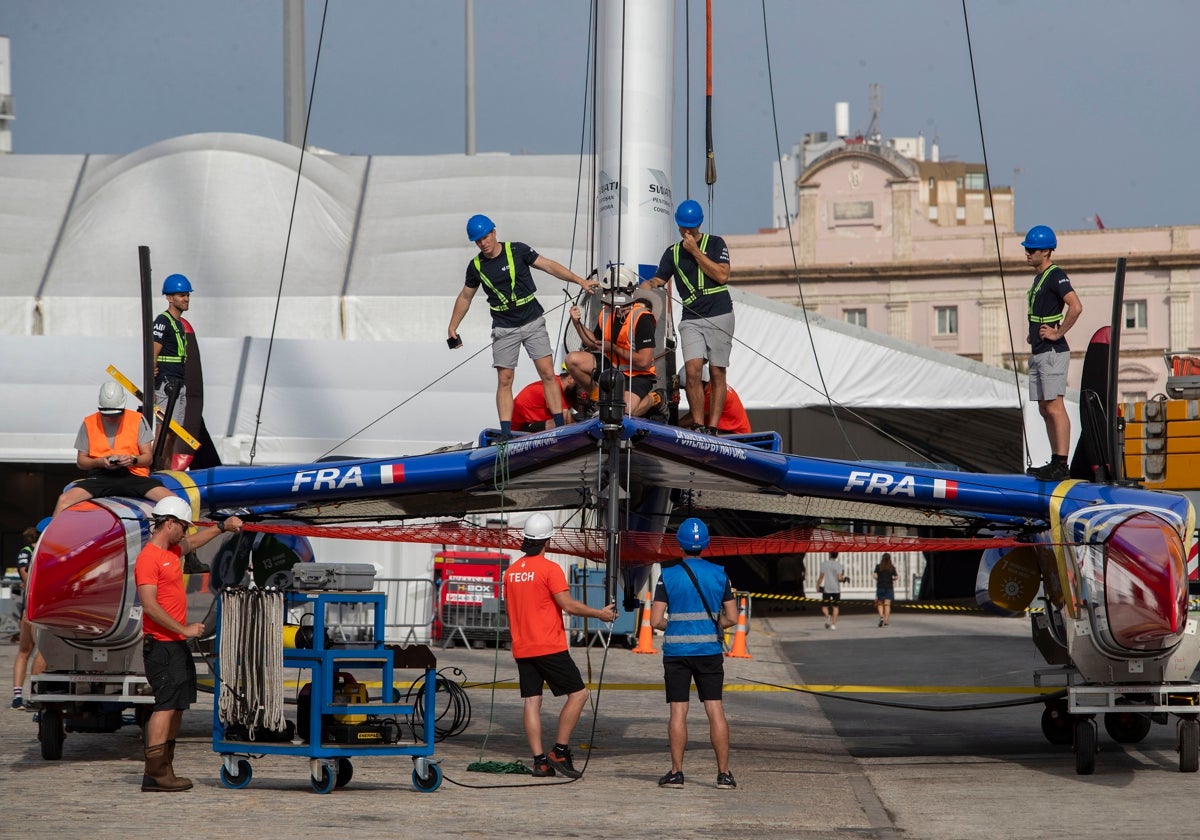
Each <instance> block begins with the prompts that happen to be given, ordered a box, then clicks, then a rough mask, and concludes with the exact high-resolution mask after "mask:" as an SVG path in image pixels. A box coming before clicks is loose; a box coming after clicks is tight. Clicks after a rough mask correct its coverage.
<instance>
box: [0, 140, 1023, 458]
mask: <svg viewBox="0 0 1200 840" xmlns="http://www.w3.org/2000/svg"><path fill="white" fill-rule="evenodd" d="M299 163H300V153H299V150H297V149H295V148H294V147H291V146H288V145H286V144H284V143H280V142H277V141H274V140H269V139H265V138H260V137H251V136H247V135H234V134H201V135H191V136H186V137H179V138H174V139H171V140H167V141H163V142H161V143H157V144H155V145H153V146H149V147H147V148H145V149H142V150H139V151H137V152H134V153H132V154H130V155H125V156H55V157H47V156H27V155H5V156H0V278H3V279H2V280H0V351H2V352H0V376H2V377H3V382H4V383H5V384H6V385H7V386H8V390H9V393H10V394H11V395H12V396H11V403H10V404H11V405H13V406H15V407H14V408H13V409H10V410H9V411H8V412H6V413H5V415H4V416H3V417H2V418H0V461H8V462H14V461H16V462H69V461H71V460H73V457H74V452H73V448H72V445H73V441H74V434H75V430H76V428H77V426H78V423H79V420H80V418H81V417H82V416H83V415H84V414H86V413H87V412H88V411H90V410H91V407H92V405H93V404H94V401H95V392H96V389H97V388H98V386H99V383H100V382H102V381H103V380H104V378H105V373H104V369H105V367H106V366H107V365H108V364H115V365H117V367H119V368H121V369H122V370H124V371H125V373H126V374H128V375H129V376H130V377H131V378H133V379H135V380H138V379H140V355H139V336H140V332H141V325H140V322H139V319H140V311H141V310H140V302H139V300H138V264H137V247H138V246H139V245H143V244H144V245H149V246H150V248H151V260H152V264H153V266H154V276H155V281H154V282H155V284H156V285H157V284H158V283H159V282H161V278H162V277H163V276H165V275H166V274H169V273H172V272H181V273H184V274H186V275H188V277H189V278H191V280H192V283H193V285H194V286H195V288H196V293H195V295H194V296H193V300H192V307H193V308H192V310H191V311H190V312H189V313H188V318H189V320H190V321H191V322H192V324H193V325H194V326H195V328H196V332H197V335H198V337H199V341H200V347H201V351H202V357H203V361H204V370H205V418H206V423H207V425H208V428H209V431H210V433H211V434H212V436H213V438H214V440H215V442H216V443H217V446H218V450H219V452H220V454H221V457H222V458H223V459H224V460H225V461H226V462H227V463H246V462H247V461H248V460H249V459H250V454H251V447H252V445H253V446H254V449H255V452H254V457H255V462H256V463H271V462H301V461H309V460H313V459H315V458H318V457H320V456H322V455H325V454H327V453H330V452H333V453H334V454H338V455H377V454H380V453H382V452H389V453H407V452H415V451H424V450H427V449H430V448H434V447H436V446H442V445H445V444H449V443H456V442H462V441H469V440H472V439H474V437H475V436H476V435H477V434H478V432H479V430H480V429H481V428H482V427H484V426H485V425H489V424H491V423H492V421H493V419H494V411H495V409H494V401H493V394H494V388H495V384H494V383H495V377H494V374H493V373H492V371H491V369H490V354H489V353H488V352H487V349H486V344H487V342H488V340H489V339H488V329H489V328H488V323H489V320H488V314H487V307H486V305H485V304H484V302H483V299H482V296H479V297H478V298H477V300H476V302H475V304H474V306H473V308H472V311H471V313H470V315H469V316H468V319H467V320H466V321H465V322H464V325H463V328H462V330H461V332H462V334H463V337H464V339H465V340H466V342H467V346H466V347H465V348H464V350H460V351H456V352H454V353H451V352H450V351H448V350H447V349H446V347H445V343H444V339H445V334H446V325H447V323H448V321H449V314H450V308H451V305H452V299H453V297H454V295H455V294H456V293H457V292H458V291H459V289H461V287H462V281H463V277H464V272H465V269H466V265H467V262H468V260H469V259H470V258H471V257H472V256H473V255H474V253H475V249H474V246H473V245H472V244H471V243H470V242H468V241H467V239H466V236H465V234H464V227H463V226H464V223H465V220H466V218H467V216H469V215H470V214H471V213H474V212H486V213H488V214H489V215H491V216H492V217H493V218H494V219H495V220H496V222H497V224H498V228H499V231H500V234H501V236H502V237H504V238H512V239H519V240H522V241H526V242H529V243H530V244H532V245H533V246H534V247H535V248H537V249H538V250H539V251H540V252H541V253H544V254H546V255H547V256H548V257H550V258H552V259H555V260H558V261H559V262H562V263H564V264H567V265H569V266H570V267H571V268H572V269H573V270H575V271H576V272H577V273H580V274H586V273H587V271H588V270H589V268H588V249H587V244H586V243H587V231H588V225H587V217H586V212H587V196H588V193H589V191H588V189H587V188H586V187H584V186H582V185H581V184H580V182H579V173H580V172H583V173H586V172H587V171H588V167H587V165H586V162H584V165H582V166H581V162H580V160H579V159H578V158H577V157H570V156H539V157H532V156H509V155H481V156H474V157H467V156H463V155H444V156H432V157H411V158H398V157H391V158H388V157H382V158H381V157H343V156H334V155H325V154H315V153H309V154H306V155H304V158H303V167H302V170H301V177H299V178H297V172H296V170H297V166H298V165H299ZM293 195H295V197H296V212H295V218H294V221H292V222H291V223H290V225H289V217H290V213H291V207H292V198H293ZM289 232H290V235H289ZM285 245H286V246H287V255H286V265H285V259H284V252H285ZM281 277H282V284H281ZM735 278H736V266H735ZM538 279H539V282H541V285H542V291H543V293H544V294H543V295H542V300H543V304H544V305H545V307H546V309H547V310H548V313H549V314H548V316H547V321H548V323H549V324H550V327H551V332H552V334H553V333H555V332H556V331H560V330H561V328H562V326H563V325H564V321H563V320H562V319H563V303H564V300H565V296H564V295H563V293H562V292H561V291H560V284H559V283H558V281H555V280H553V279H552V278H550V277H548V276H545V275H539V276H538ZM735 282H736V280H735ZM277 300H278V305H277ZM735 301H736V313H737V324H738V325H737V337H738V344H737V345H736V347H735V350H734V355H733V359H732V362H731V366H730V379H731V382H732V383H733V384H734V385H735V387H736V389H737V390H738V392H739V394H740V395H741V397H742V399H743V402H744V403H745V404H746V406H747V407H748V408H750V409H752V410H755V409H758V410H767V409H774V410H777V411H789V412H794V411H795V410H796V409H801V408H805V407H819V406H822V405H824V404H825V403H826V398H825V396H824V394H823V393H822V384H821V383H822V379H823V380H824V383H825V385H826V386H827V387H828V389H829V392H830V396H831V397H832V399H833V400H834V401H835V403H836V404H837V405H838V406H842V407H848V408H853V409H854V410H855V411H861V412H872V411H888V410H900V409H904V410H910V411H912V412H924V413H927V412H931V411H938V410H940V411H950V410H956V411H961V410H979V411H1002V412H1009V413H1012V412H1015V411H1016V409H1017V405H1018V399H1017V387H1018V385H1017V382H1016V381H1015V380H1014V378H1013V377H1012V375H1011V374H1009V373H1005V372H1003V371H998V370H995V369H992V368H988V367H985V366H983V365H981V364H978V363H975V362H972V361H970V360H966V359H962V358H960V357H957V356H953V355H949V354H944V353H938V352H936V351H932V350H929V349H926V348H922V347H919V346H917V345H913V344H910V343H907V342H903V341H899V340H897V339H893V338H890V337H887V336H882V335H879V334H877V333H871V332H868V331H866V330H862V329H859V328H856V327H853V326H850V325H847V324H843V323H839V322H830V321H827V320H825V319H823V318H820V317H819V316H816V315H813V314H809V315H808V318H807V328H808V329H806V323H805V320H806V319H804V313H803V312H802V311H801V310H799V309H796V308H794V307H790V306H785V305H781V304H776V303H773V302H770V301H766V300H763V299H760V298H754V297H751V296H749V295H743V294H738V293H736V289H735ZM808 330H811V336H812V338H811V342H810V338H809V332H808ZM272 331H273V332H274V336H275V339H274V342H273V343H272V342H271V341H270V337H271V335H272ZM268 356H269V360H270V361H269V368H268ZM814 359H815V360H818V361H819V363H820V371H819V372H818V369H817V366H816V364H815V363H814ZM533 378H534V374H533V371H532V366H531V365H529V364H528V362H523V363H522V366H521V367H520V368H519V369H518V372H517V382H518V385H521V384H523V383H525V382H527V381H532V380H533ZM264 382H265V388H264ZM1021 387H1024V386H1023V385H1022V386H1021ZM260 403H261V409H260ZM817 410H819V409H817ZM770 416H771V417H772V419H780V420H781V421H782V422H785V423H792V424H793V425H795V424H796V423H797V422H799V421H797V420H796V419H795V418H794V417H793V418H792V419H790V420H789V419H787V418H780V417H779V416H778V415H770ZM864 416H877V415H865V414H864ZM912 416H913V417H921V418H922V419H918V420H916V421H913V425H915V426H917V427H931V423H932V420H931V419H930V418H929V416H928V414H922V415H916V414H914V415H912ZM1029 416H1031V417H1032V421H1033V422H1032V424H1030V429H1036V433H1034V434H1031V435H1030V438H1031V440H1030V444H1031V445H1033V446H1034V447H1036V446H1037V445H1039V444H1040V445H1042V446H1044V445H1045V444H1044V437H1045V436H1044V433H1043V432H1042V431H1041V428H1040V426H1041V423H1040V420H1039V419H1038V418H1037V417H1036V411H1034V412H1033V413H1032V414H1030V415H1029ZM806 425H807V426H808V427H809V428H811V427H812V426H813V425H814V424H813V423H812V422H811V421H806ZM901 425H902V424H901ZM1018 425H1019V424H1018ZM963 435H964V437H965V438H967V439H968V441H969V445H970V446H972V447H975V448H976V449H978V448H979V445H980V441H981V440H982V439H981V438H979V437H975V436H974V433H972V432H970V431H968V430H963ZM1010 436H1011V435H1010ZM802 437H803V436H797V435H791V436H790V438H791V439H792V440H793V441H795V442H804V441H803V440H802ZM256 438H257V442H256V443H254V441H255V439H256ZM808 442H810V443H812V442H814V441H808ZM1040 455H1041V453H1037V452H1036V450H1035V457H1037V456H1040ZM1019 467H1020V464H1019V463H1016V462H1014V463H1011V464H1010V465H1009V468H1010V469H1014V470H1015V469H1018V468H1019Z"/></svg>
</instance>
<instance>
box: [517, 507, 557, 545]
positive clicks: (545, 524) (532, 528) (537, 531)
mask: <svg viewBox="0 0 1200 840" xmlns="http://www.w3.org/2000/svg"><path fill="white" fill-rule="evenodd" d="M553 533H554V520H552V519H551V518H550V517H549V516H547V515H546V514H544V513H535V514H533V516H531V517H529V518H528V519H526V520H525V529H524V530H523V531H522V532H521V536H523V537H525V539H527V540H548V539H550V536H551V535H552V534H553Z"/></svg>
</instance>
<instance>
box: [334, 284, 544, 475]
mask: <svg viewBox="0 0 1200 840" xmlns="http://www.w3.org/2000/svg"><path fill="white" fill-rule="evenodd" d="M566 305H567V302H566V301H564V302H563V303H560V304H558V305H557V306H555V307H554V308H553V309H551V310H549V311H548V312H546V313H545V314H546V315H549V314H552V313H554V312H555V311H556V310H559V309H562V308H563V307H565V306H566ZM494 343H495V342H488V343H487V344H485V345H483V346H482V347H480V348H479V349H478V350H476V351H475V352H474V353H472V354H471V355H470V356H467V358H465V359H463V360H462V361H461V362H459V363H458V364H457V365H455V366H454V367H452V368H450V369H449V370H447V371H445V372H444V373H442V374H441V375H440V376H437V377H436V378H434V379H433V380H431V381H430V382H428V383H426V384H425V385H423V386H422V387H421V388H420V389H419V390H417V391H414V392H413V393H411V394H409V395H408V396H407V397H405V398H404V399H402V400H401V401H400V402H398V403H396V404H395V405H394V406H392V407H391V408H389V409H388V410H387V411H385V412H384V413H383V414H380V415H379V416H378V417H376V418H375V419H374V420H372V421H371V422H370V423H368V424H367V425H365V426H363V427H362V428H361V429H359V430H358V431H356V432H354V433H353V434H351V435H350V436H348V437H346V438H343V439H342V440H341V441H339V442H338V443H336V444H334V446H333V448H331V449H329V450H327V451H326V452H325V453H323V454H322V455H320V456H318V458H317V460H318V461H319V460H321V458H325V457H328V456H329V455H332V454H333V453H334V452H337V450H338V449H339V448H340V447H342V446H344V445H345V444H347V443H349V442H350V441H352V440H354V439H355V438H356V437H358V436H359V435H361V434H362V433H363V432H365V431H366V430H367V429H369V428H371V427H372V426H374V425H375V424H376V423H379V422H380V421H382V420H383V419H384V418H386V417H388V416H389V415H391V414H392V413H393V412H395V411H398V410H399V409H401V408H403V407H404V406H406V405H408V404H409V403H410V402H412V401H413V400H414V399H416V398H417V397H419V396H421V395H422V394H424V393H425V392H426V391H428V390H429V389H430V388H432V387H433V386H434V385H437V384H438V383H439V382H441V381H442V380H443V379H445V378H447V377H448V376H450V375H451V374H452V373H455V372H457V371H458V370H459V369H460V368H462V367H463V366H465V365H467V364H469V363H470V362H471V361H472V360H474V359H475V357H476V356H478V355H479V354H481V353H482V352H483V351H484V350H487V349H489V348H490V347H491V346H492V344H494Z"/></svg>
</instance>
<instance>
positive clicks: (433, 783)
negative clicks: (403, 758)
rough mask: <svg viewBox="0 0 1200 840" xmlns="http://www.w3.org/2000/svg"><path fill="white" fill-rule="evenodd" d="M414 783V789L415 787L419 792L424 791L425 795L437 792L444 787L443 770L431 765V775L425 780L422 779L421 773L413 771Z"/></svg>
mask: <svg viewBox="0 0 1200 840" xmlns="http://www.w3.org/2000/svg"><path fill="white" fill-rule="evenodd" d="M412 783H413V787H415V788H416V789H417V790H419V791H423V792H425V793H433V792H434V791H435V790H437V789H438V788H439V787H441V786H442V771H441V768H439V767H438V766H437V765H436V764H430V765H429V775H428V776H426V777H425V778H423V779H422V778H421V774H420V773H418V772H417V771H416V770H413V772H412Z"/></svg>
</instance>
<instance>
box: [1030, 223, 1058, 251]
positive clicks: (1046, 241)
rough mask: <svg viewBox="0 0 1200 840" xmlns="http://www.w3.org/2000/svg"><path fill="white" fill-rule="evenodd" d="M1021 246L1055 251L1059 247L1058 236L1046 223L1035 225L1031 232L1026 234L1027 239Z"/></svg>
mask: <svg viewBox="0 0 1200 840" xmlns="http://www.w3.org/2000/svg"><path fill="white" fill-rule="evenodd" d="M1021 247H1022V248H1036V249H1037V250H1039V251H1044V250H1051V251H1053V250H1054V249H1055V248H1057V247H1058V238H1057V237H1056V236H1055V235H1054V231H1052V230H1051V229H1050V228H1048V227H1046V226H1045V225H1034V226H1033V227H1031V228H1030V229H1029V233H1027V234H1025V241H1024V242H1022V243H1021Z"/></svg>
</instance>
